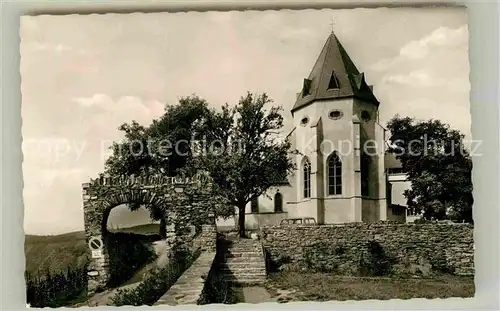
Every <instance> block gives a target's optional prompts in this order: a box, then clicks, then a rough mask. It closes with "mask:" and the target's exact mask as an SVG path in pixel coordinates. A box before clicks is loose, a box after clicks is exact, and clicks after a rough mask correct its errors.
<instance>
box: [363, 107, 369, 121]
mask: <svg viewBox="0 0 500 311" xmlns="http://www.w3.org/2000/svg"><path fill="white" fill-rule="evenodd" d="M370 119H371V116H370V113H369V112H368V111H366V110H363V111H361V120H363V121H370Z"/></svg>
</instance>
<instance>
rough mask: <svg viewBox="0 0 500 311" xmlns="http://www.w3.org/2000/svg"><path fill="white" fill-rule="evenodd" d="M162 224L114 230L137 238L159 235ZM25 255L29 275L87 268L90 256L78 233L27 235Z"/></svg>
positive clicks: (81, 232) (83, 235) (83, 239)
mask: <svg viewBox="0 0 500 311" xmlns="http://www.w3.org/2000/svg"><path fill="white" fill-rule="evenodd" d="M159 229H160V226H159V224H146V225H140V226H134V227H130V228H120V229H114V230H110V231H111V232H131V233H137V234H154V233H158V231H159ZM24 251H25V256H26V271H27V272H28V273H30V274H45V273H47V271H50V272H51V273H58V272H61V271H66V270H67V269H68V267H70V266H71V267H73V268H76V267H83V266H84V265H86V264H87V262H88V260H89V257H90V253H89V251H88V247H87V243H86V241H85V232H84V231H77V232H71V233H65V234H60V235H43V236H41V235H28V234H27V235H26V236H25V244H24Z"/></svg>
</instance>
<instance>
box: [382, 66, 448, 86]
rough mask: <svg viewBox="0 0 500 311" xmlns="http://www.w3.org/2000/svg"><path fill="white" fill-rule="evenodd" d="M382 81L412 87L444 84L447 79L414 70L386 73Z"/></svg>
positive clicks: (424, 71)
mask: <svg viewBox="0 0 500 311" xmlns="http://www.w3.org/2000/svg"><path fill="white" fill-rule="evenodd" d="M382 82H383V83H389V84H406V85H410V86H413V87H433V86H434V87H435V86H440V85H443V84H446V83H447V81H446V80H444V79H440V78H438V77H436V76H433V75H431V74H429V72H427V71H426V70H420V69H418V70H415V71H411V72H410V73H407V74H395V75H387V76H384V78H383V79H382Z"/></svg>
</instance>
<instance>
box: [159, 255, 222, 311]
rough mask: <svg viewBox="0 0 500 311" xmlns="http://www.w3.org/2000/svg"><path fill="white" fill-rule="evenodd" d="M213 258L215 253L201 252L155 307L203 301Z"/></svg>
mask: <svg viewBox="0 0 500 311" xmlns="http://www.w3.org/2000/svg"><path fill="white" fill-rule="evenodd" d="M214 258H215V252H209V251H207V252H203V253H202V254H200V256H199V257H198V258H197V259H196V261H195V262H194V263H193V264H192V265H191V267H189V269H187V270H186V271H185V272H184V273H183V274H182V275H181V276H180V277H179V279H178V280H177V282H175V284H174V285H172V286H171V287H170V289H169V290H168V291H167V292H166V293H165V295H163V296H162V297H161V298H160V299H159V300H158V301H157V302H156V303H155V306H162V305H163V306H164V305H170V306H175V305H189V304H198V303H199V302H200V301H201V300H202V299H203V291H204V288H205V282H206V280H207V278H208V275H209V273H210V270H211V268H212V265H213V262H214Z"/></svg>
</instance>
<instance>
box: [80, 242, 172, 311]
mask: <svg viewBox="0 0 500 311" xmlns="http://www.w3.org/2000/svg"><path fill="white" fill-rule="evenodd" d="M153 248H154V251H155V253H156V254H157V256H158V257H157V258H156V260H154V261H153V262H151V263H149V264H147V265H146V266H144V267H143V268H142V269H140V270H139V271H137V272H136V273H135V274H134V276H132V278H130V279H129V280H128V281H127V282H125V283H124V284H122V286H120V287H118V288H114V289H110V290H106V291H103V292H101V293H97V294H95V295H94V296H92V297H90V298H89V300H88V301H87V302H86V303H85V305H88V306H91V307H97V306H112V305H113V303H112V301H111V298H112V297H113V296H114V295H115V294H116V293H117V292H118V290H124V289H134V288H135V287H137V286H139V284H140V283H141V282H142V281H143V280H144V276H145V275H147V274H148V271H150V270H152V269H155V268H162V267H165V266H166V265H167V264H168V246H167V242H166V241H164V240H161V241H156V242H154V243H153Z"/></svg>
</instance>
